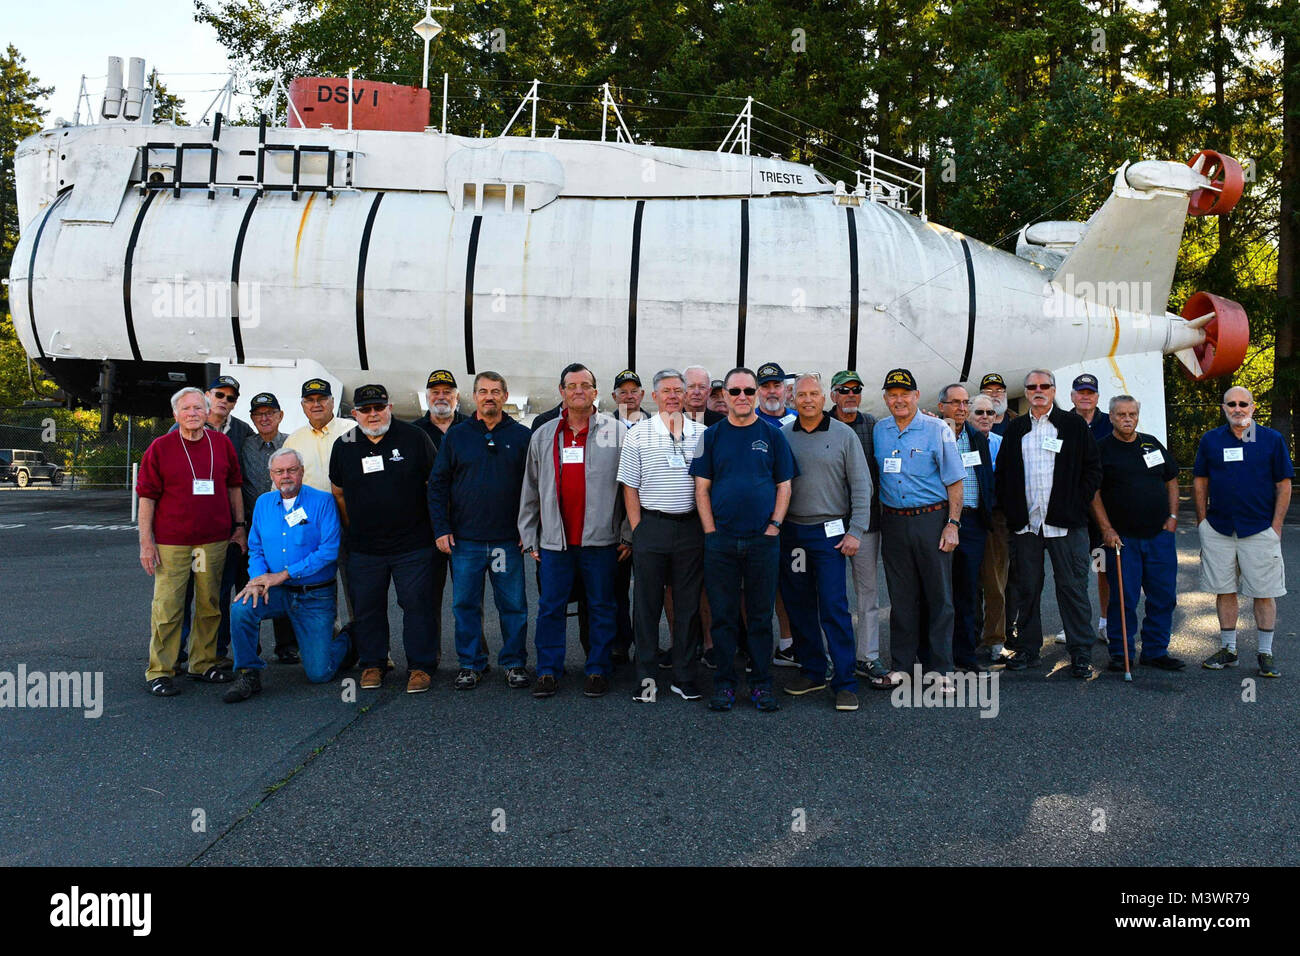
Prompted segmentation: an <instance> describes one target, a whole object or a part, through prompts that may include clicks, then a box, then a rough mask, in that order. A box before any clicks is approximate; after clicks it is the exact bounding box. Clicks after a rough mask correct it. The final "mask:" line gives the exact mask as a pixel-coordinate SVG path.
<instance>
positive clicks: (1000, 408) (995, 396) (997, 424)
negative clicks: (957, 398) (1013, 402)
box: [980, 372, 1016, 435]
mask: <svg viewBox="0 0 1300 956" xmlns="http://www.w3.org/2000/svg"><path fill="white" fill-rule="evenodd" d="M980 394H981V395H987V396H988V397H989V399H990V400H991V401H992V402H993V409H994V415H993V428H992V431H993V434H995V435H1005V434H1006V433H1007V426H1008V425H1010V424H1011V421H1012V419H1014V418H1015V417H1016V416H1015V414H1014V413H1013V412H1012V411H1011V410H1010V409H1009V407H1008V406H1007V383H1006V381H1005V380H1004V379H1003V378H1002V376H1001V375H1000V374H998V373H997V372H989V373H987V374H986V375H985V376H984V377H983V378H981V379H980Z"/></svg>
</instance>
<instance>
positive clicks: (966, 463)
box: [961, 451, 980, 468]
mask: <svg viewBox="0 0 1300 956" xmlns="http://www.w3.org/2000/svg"><path fill="white" fill-rule="evenodd" d="M979 463H980V453H979V452H977V451H967V452H962V456H961V464H962V467H963V468H974V467H975V466H976V465H978V464H979Z"/></svg>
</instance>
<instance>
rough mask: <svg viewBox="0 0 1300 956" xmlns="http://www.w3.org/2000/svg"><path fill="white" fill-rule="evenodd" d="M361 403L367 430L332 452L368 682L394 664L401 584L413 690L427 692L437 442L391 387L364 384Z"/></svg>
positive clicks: (378, 680) (432, 637)
mask: <svg viewBox="0 0 1300 956" xmlns="http://www.w3.org/2000/svg"><path fill="white" fill-rule="evenodd" d="M352 403H353V409H352V417H353V418H354V419H356V422H357V434H355V435H349V436H346V437H345V438H344V439H343V440H340V441H336V442H335V443H334V447H333V449H331V451H330V491H331V492H332V493H333V495H334V501H335V502H336V503H337V504H338V508H339V519H340V521H342V523H343V527H344V528H345V529H346V530H347V537H348V575H349V578H350V584H351V586H352V607H353V610H354V612H355V613H356V617H355V618H354V619H353V622H352V637H353V640H355V641H356V647H357V651H358V654H359V663H360V664H361V668H362V670H361V687H362V689H363V690H377V689H379V687H380V686H381V685H382V684H383V681H384V671H385V670H386V669H387V667H388V666H389V665H388V647H389V633H388V585H389V583H390V582H391V583H392V584H394V585H395V586H396V589H397V604H398V606H399V607H401V609H402V644H403V646H404V648H405V650H406V667H407V671H408V675H407V682H406V692H407V693H408V694H419V693H423V692H424V691H427V690H428V689H429V687H430V686H431V684H432V677H431V675H432V673H433V672H434V671H435V670H436V669H437V667H438V628H437V626H436V625H435V623H434V620H433V555H432V551H433V528H432V526H431V525H430V524H429V504H428V480H429V472H430V471H431V470H432V469H433V458H434V454H433V442H431V441H430V440H429V436H428V435H426V434H425V433H424V432H422V431H420V429H418V428H416V427H415V426H414V425H410V424H407V423H406V422H400V421H394V420H393V406H392V405H391V404H389V401H388V390H387V389H386V388H384V386H382V385H362V386H360V387H359V388H358V389H357V390H356V391H355V392H353V393H352Z"/></svg>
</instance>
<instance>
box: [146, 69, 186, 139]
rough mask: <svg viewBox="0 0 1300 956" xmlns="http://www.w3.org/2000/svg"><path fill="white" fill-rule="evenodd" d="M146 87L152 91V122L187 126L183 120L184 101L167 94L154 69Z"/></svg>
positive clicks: (174, 95) (165, 87) (172, 94)
mask: <svg viewBox="0 0 1300 956" xmlns="http://www.w3.org/2000/svg"><path fill="white" fill-rule="evenodd" d="M148 85H149V87H150V88H151V89H153V121H154V122H155V123H175V124H176V125H177V126H189V125H190V124H189V121H188V120H186V119H185V101H184V100H183V99H181V98H180V97H179V96H177V95H176V94H175V93H172V92H169V91H168V89H167V84H166V83H164V82H163V81H162V80H161V78H159V76H158V70H157V68H155V69H154V70H153V72H151V73H150V74H149V82H148Z"/></svg>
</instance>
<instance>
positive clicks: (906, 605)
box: [872, 368, 966, 691]
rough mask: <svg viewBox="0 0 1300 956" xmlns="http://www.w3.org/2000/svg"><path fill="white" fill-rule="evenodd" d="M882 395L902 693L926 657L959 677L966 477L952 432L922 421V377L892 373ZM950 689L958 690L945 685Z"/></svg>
mask: <svg viewBox="0 0 1300 956" xmlns="http://www.w3.org/2000/svg"><path fill="white" fill-rule="evenodd" d="M882 388H883V390H884V399H885V405H886V407H887V408H888V409H889V414H890V417H889V418H884V419H881V420H880V421H878V422H877V423H876V428H875V432H874V434H873V435H872V440H873V444H874V448H875V453H876V465H877V467H878V470H879V473H880V511H881V515H880V532H881V552H882V554H883V555H884V560H885V581H886V583H887V584H888V585H889V603H890V610H889V643H890V652H891V656H892V658H893V665H894V666H893V671H892V672H891V673H890V675H889V676H888V677H887V678H886V686H896V685H897V684H899V683H901V682H902V680H903V678H904V677H905V676H908V675H910V674H911V672H912V667H913V665H914V664H915V663H916V662H917V661H918V660H920V659H921V655H922V654H924V655H925V656H926V657H928V669H929V670H931V671H937V672H938V673H940V674H947V673H950V672H951V671H952V628H953V617H954V615H953V604H952V552H953V551H955V550H956V549H957V545H958V543H959V542H960V540H961V539H960V536H959V532H960V531H961V527H962V523H961V514H962V481H963V478H964V477H965V474H966V472H965V469H964V468H963V467H962V462H961V455H960V454H958V452H957V441H956V438H955V436H954V435H953V433H952V429H950V428H949V427H948V426H947V425H945V424H944V423H943V421H942V420H941V419H938V418H935V417H933V416H930V415H922V414H920V412H919V408H918V406H919V404H920V390H919V387H918V386H917V384H916V377H915V376H914V375H913V374H912V373H911V372H910V371H909V370H908V369H905V368H896V369H891V370H890V371H889V372H888V374H886V375H885V381H884V385H883V386H882ZM922 626H924V628H925V632H924V633H922V630H921V628H922ZM923 641H924V642H925V647H924V648H923V647H922V642H923ZM944 688H945V691H948V690H951V689H952V686H951V684H948V683H947V681H946V680H945V682H944Z"/></svg>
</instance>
